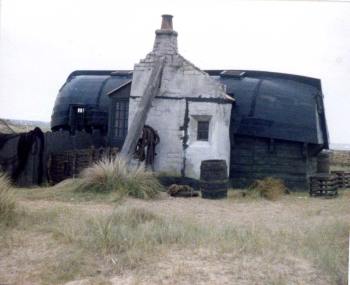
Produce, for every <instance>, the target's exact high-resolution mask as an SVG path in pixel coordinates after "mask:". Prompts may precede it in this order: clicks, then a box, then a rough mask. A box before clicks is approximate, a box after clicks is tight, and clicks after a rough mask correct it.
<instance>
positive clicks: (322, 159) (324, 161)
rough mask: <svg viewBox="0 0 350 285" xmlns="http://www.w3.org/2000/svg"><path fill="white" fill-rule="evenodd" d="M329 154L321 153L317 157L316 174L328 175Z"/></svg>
mask: <svg viewBox="0 0 350 285" xmlns="http://www.w3.org/2000/svg"><path fill="white" fill-rule="evenodd" d="M329 165H330V154H329V152H327V151H322V152H320V153H319V154H318V156H317V173H330V166H329Z"/></svg>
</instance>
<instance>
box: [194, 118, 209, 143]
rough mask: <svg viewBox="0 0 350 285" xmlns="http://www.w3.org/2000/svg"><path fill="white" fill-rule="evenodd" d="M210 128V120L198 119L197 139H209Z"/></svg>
mask: <svg viewBox="0 0 350 285" xmlns="http://www.w3.org/2000/svg"><path fill="white" fill-rule="evenodd" d="M203 127H204V128H203ZM209 130H210V120H203V119H202V120H200V119H199V120H197V141H206V142H207V141H209Z"/></svg>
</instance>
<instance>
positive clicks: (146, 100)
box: [121, 57, 165, 161]
mask: <svg viewBox="0 0 350 285" xmlns="http://www.w3.org/2000/svg"><path fill="white" fill-rule="evenodd" d="M164 63H165V58H164V57H162V58H159V59H158V60H157V61H155V62H154V66H153V68H152V72H151V75H150V78H149V82H148V84H147V86H146V88H145V91H144V94H143V95H142V97H141V101H140V102H139V104H138V107H137V111H136V113H135V116H134V118H133V120H132V122H131V124H130V128H129V130H128V134H127V136H126V138H125V142H124V144H123V148H122V150H121V156H122V157H124V158H125V159H126V160H127V161H129V160H131V158H132V155H133V154H134V152H135V148H136V144H137V142H138V139H139V137H140V135H141V131H142V128H143V127H144V125H145V122H146V119H147V114H148V111H149V110H150V108H151V103H152V99H153V98H154V97H156V96H157V95H158V93H159V85H160V82H161V75H162V71H163V68H164ZM134 84H135V83H134Z"/></svg>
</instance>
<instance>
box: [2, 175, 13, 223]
mask: <svg viewBox="0 0 350 285" xmlns="http://www.w3.org/2000/svg"><path fill="white" fill-rule="evenodd" d="M15 209H16V198H15V195H14V192H13V191H12V189H11V183H10V180H9V179H8V177H7V176H6V175H5V174H3V173H0V224H3V225H6V226H9V225H11V224H13V222H14V220H15V216H16V213H15Z"/></svg>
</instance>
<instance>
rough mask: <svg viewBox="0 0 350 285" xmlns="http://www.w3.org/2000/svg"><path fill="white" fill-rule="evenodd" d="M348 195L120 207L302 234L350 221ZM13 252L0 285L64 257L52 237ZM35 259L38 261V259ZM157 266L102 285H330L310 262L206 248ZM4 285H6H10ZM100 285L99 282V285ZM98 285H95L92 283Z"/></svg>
mask: <svg viewBox="0 0 350 285" xmlns="http://www.w3.org/2000/svg"><path fill="white" fill-rule="evenodd" d="M349 202H350V195H349V193H346V194H345V195H344V196H343V197H342V198H337V199H318V198H309V197H307V196H305V195H299V196H298V195H293V196H289V197H285V198H282V199H281V200H279V201H275V202H270V201H265V200H249V201H247V200H241V199H238V200H234V199H227V200H218V201H213V200H204V199H201V198H190V199H184V198H171V197H163V198H162V199H159V200H156V201H142V200H136V199H128V200H126V201H125V202H124V203H123V204H122V205H120V206H119V207H140V208H145V209H148V210H152V211H154V212H155V213H158V214H159V215H162V216H164V217H170V216H175V217H177V218H178V219H180V220H181V219H185V220H191V221H195V222H196V223H202V224H203V225H211V224H212V225H215V226H221V225H222V226H224V225H230V224H231V225H234V226H236V227H238V228H239V227H241V226H251V227H254V226H259V225H263V226H264V227H266V228H267V229H268V230H270V231H272V232H274V231H276V232H278V231H279V230H281V229H288V228H292V227H293V226H297V227H298V228H301V229H302V228H303V227H305V228H307V227H308V226H309V225H313V226H315V225H322V224H329V223H333V222H336V221H339V220H343V221H350V204H349ZM19 203H20V206H21V207H25V208H31V209H36V210H40V209H49V208H52V207H54V206H59V207H68V208H72V209H79V210H82V211H87V212H89V213H96V214H108V213H112V212H113V209H114V205H113V204H111V203H93V202H83V203H73V202H72V203H70V202H58V201H45V200H36V201H30V200H26V199H20V202H19ZM14 236H15V238H14V239H15V246H13V245H12V249H11V251H10V250H9V251H7V250H6V248H2V249H1V250H0V284H1V285H3V284H9V285H10V284H38V283H35V282H33V281H30V280H31V279H32V278H31V277H30V276H31V274H30V273H28V272H30V271H31V270H33V274H34V272H35V268H36V266H37V267H40V266H42V264H43V263H45V260H46V259H47V258H50V256H54V255H55V253H57V252H58V251H60V250H62V248H60V246H57V245H55V244H54V240H53V239H52V238H51V237H50V235H49V234H46V233H42V234H41V235H40V236H37V235H36V236H31V235H22V233H21V232H17V233H16V234H15V235H14ZM37 253H40V254H37ZM160 254H161V255H162V257H161V258H160V261H159V262H156V263H154V264H147V266H146V265H145V266H141V267H140V268H138V269H137V270H130V271H126V272H123V274H121V275H118V276H112V277H108V279H109V282H110V283H108V282H107V281H106V280H105V282H107V283H101V284H321V285H322V284H332V283H330V281H329V279H328V278H327V276H326V275H325V274H323V272H322V271H321V270H320V269H318V268H317V267H316V266H315V265H314V264H312V263H311V262H310V261H308V260H306V259H304V258H301V257H299V256H295V255H294V254H293V253H292V252H291V253H290V254H288V255H285V256H283V255H275V254H274V252H273V251H271V252H266V253H264V255H262V256H259V255H249V254H248V255H242V254H239V253H237V254H236V256H234V255H232V254H230V255H227V256H226V255H225V254H220V255H218V254H215V253H213V252H209V251H208V250H206V249H205V248H199V249H198V250H195V251H189V250H186V249H180V248H178V249H170V250H169V251H167V252H164V253H160ZM7 280H10V281H9V282H7ZM96 282H97V281H96ZM94 283H95V282H94V281H91V280H90V281H89V280H80V281H72V282H69V283H67V284H69V285H78V284H80V285H86V284H94ZM96 284H97V283H96Z"/></svg>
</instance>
